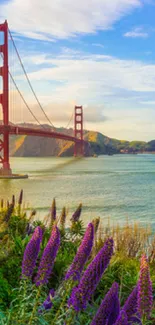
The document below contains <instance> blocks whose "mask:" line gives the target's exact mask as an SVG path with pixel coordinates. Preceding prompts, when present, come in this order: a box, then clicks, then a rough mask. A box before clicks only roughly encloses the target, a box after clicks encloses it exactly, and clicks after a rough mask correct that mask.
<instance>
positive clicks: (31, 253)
mask: <svg viewBox="0 0 155 325" xmlns="http://www.w3.org/2000/svg"><path fill="white" fill-rule="evenodd" d="M41 241H42V229H41V228H40V227H39V226H38V227H37V228H36V229H35V231H34V233H33V235H32V238H31V239H30V241H29V243H28V244H27V246H26V249H25V252H24V257H23V261H22V276H26V277H28V278H31V277H32V274H33V270H34V268H35V266H36V260H37V257H38V254H39V251H40V244H41Z"/></svg>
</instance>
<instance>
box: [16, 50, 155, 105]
mask: <svg viewBox="0 0 155 325" xmlns="http://www.w3.org/2000/svg"><path fill="white" fill-rule="evenodd" d="M31 60H32V63H33V64H34V61H36V62H37V60H36V59H35V58H34V57H32V58H31V57H29V58H27V61H28V62H31ZM41 62H42V63H45V62H46V63H49V67H48V68H43V69H38V70H37V71H36V67H35V72H32V73H30V74H29V77H30V79H31V80H32V82H36V83H37V82H41V81H42V80H44V81H45V82H51V81H52V82H57V83H58V85H57V86H56V87H55V88H54V94H53V95H54V96H59V98H60V97H62V98H65V99H66V97H67V96H68V98H70V99H73V100H76V99H78V98H79V97H80V96H81V97H82V98H83V99H84V100H88V98H89V100H90V101H92V100H94V99H96V100H97V98H98V99H99V100H100V99H101V98H102V99H103V97H104V94H107V93H115V92H121V91H123V90H125V91H128V92H141V93H143V92H144V93H145V92H146V93H147V92H154V91H155V65H153V64H145V63H143V62H141V61H130V60H120V59H117V58H115V57H111V56H104V55H92V54H91V55H86V54H84V55H83V54H82V53H81V55H76V54H75V56H74V55H73V54H72V55H71V57H70V56H69V54H66V56H65V55H61V54H60V55H59V56H57V58H54V57H49V56H48V57H47V59H46V56H42V57H41ZM21 78H22V77H20V76H18V79H19V80H20V79H21ZM119 96H120V94H119Z"/></svg>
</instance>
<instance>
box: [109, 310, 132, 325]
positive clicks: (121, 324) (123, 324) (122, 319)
mask: <svg viewBox="0 0 155 325" xmlns="http://www.w3.org/2000/svg"><path fill="white" fill-rule="evenodd" d="M113 324H114V323H113ZM115 325H128V318H127V314H126V312H125V311H124V310H122V311H121V312H120V314H119V316H118V318H117V321H116V323H115Z"/></svg>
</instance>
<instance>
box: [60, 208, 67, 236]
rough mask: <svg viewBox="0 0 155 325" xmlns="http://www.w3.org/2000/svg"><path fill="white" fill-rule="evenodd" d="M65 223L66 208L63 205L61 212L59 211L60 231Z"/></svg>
mask: <svg viewBox="0 0 155 325" xmlns="http://www.w3.org/2000/svg"><path fill="white" fill-rule="evenodd" d="M65 223H66V208H65V207H63V209H62V213H61V216H60V229H61V230H62V231H64V229H65Z"/></svg>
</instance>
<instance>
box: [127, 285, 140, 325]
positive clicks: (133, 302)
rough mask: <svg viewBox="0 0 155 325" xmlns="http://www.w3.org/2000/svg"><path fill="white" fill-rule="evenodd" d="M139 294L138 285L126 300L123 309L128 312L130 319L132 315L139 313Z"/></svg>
mask: <svg viewBox="0 0 155 325" xmlns="http://www.w3.org/2000/svg"><path fill="white" fill-rule="evenodd" d="M137 295H138V286H136V287H135V288H134V289H133V291H132V292H131V294H130V296H129V297H128V299H127V300H126V302H125V304H124V306H123V310H124V311H125V312H126V314H127V317H128V320H130V319H131V317H132V316H134V315H136V314H137V309H138V306H137Z"/></svg>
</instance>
